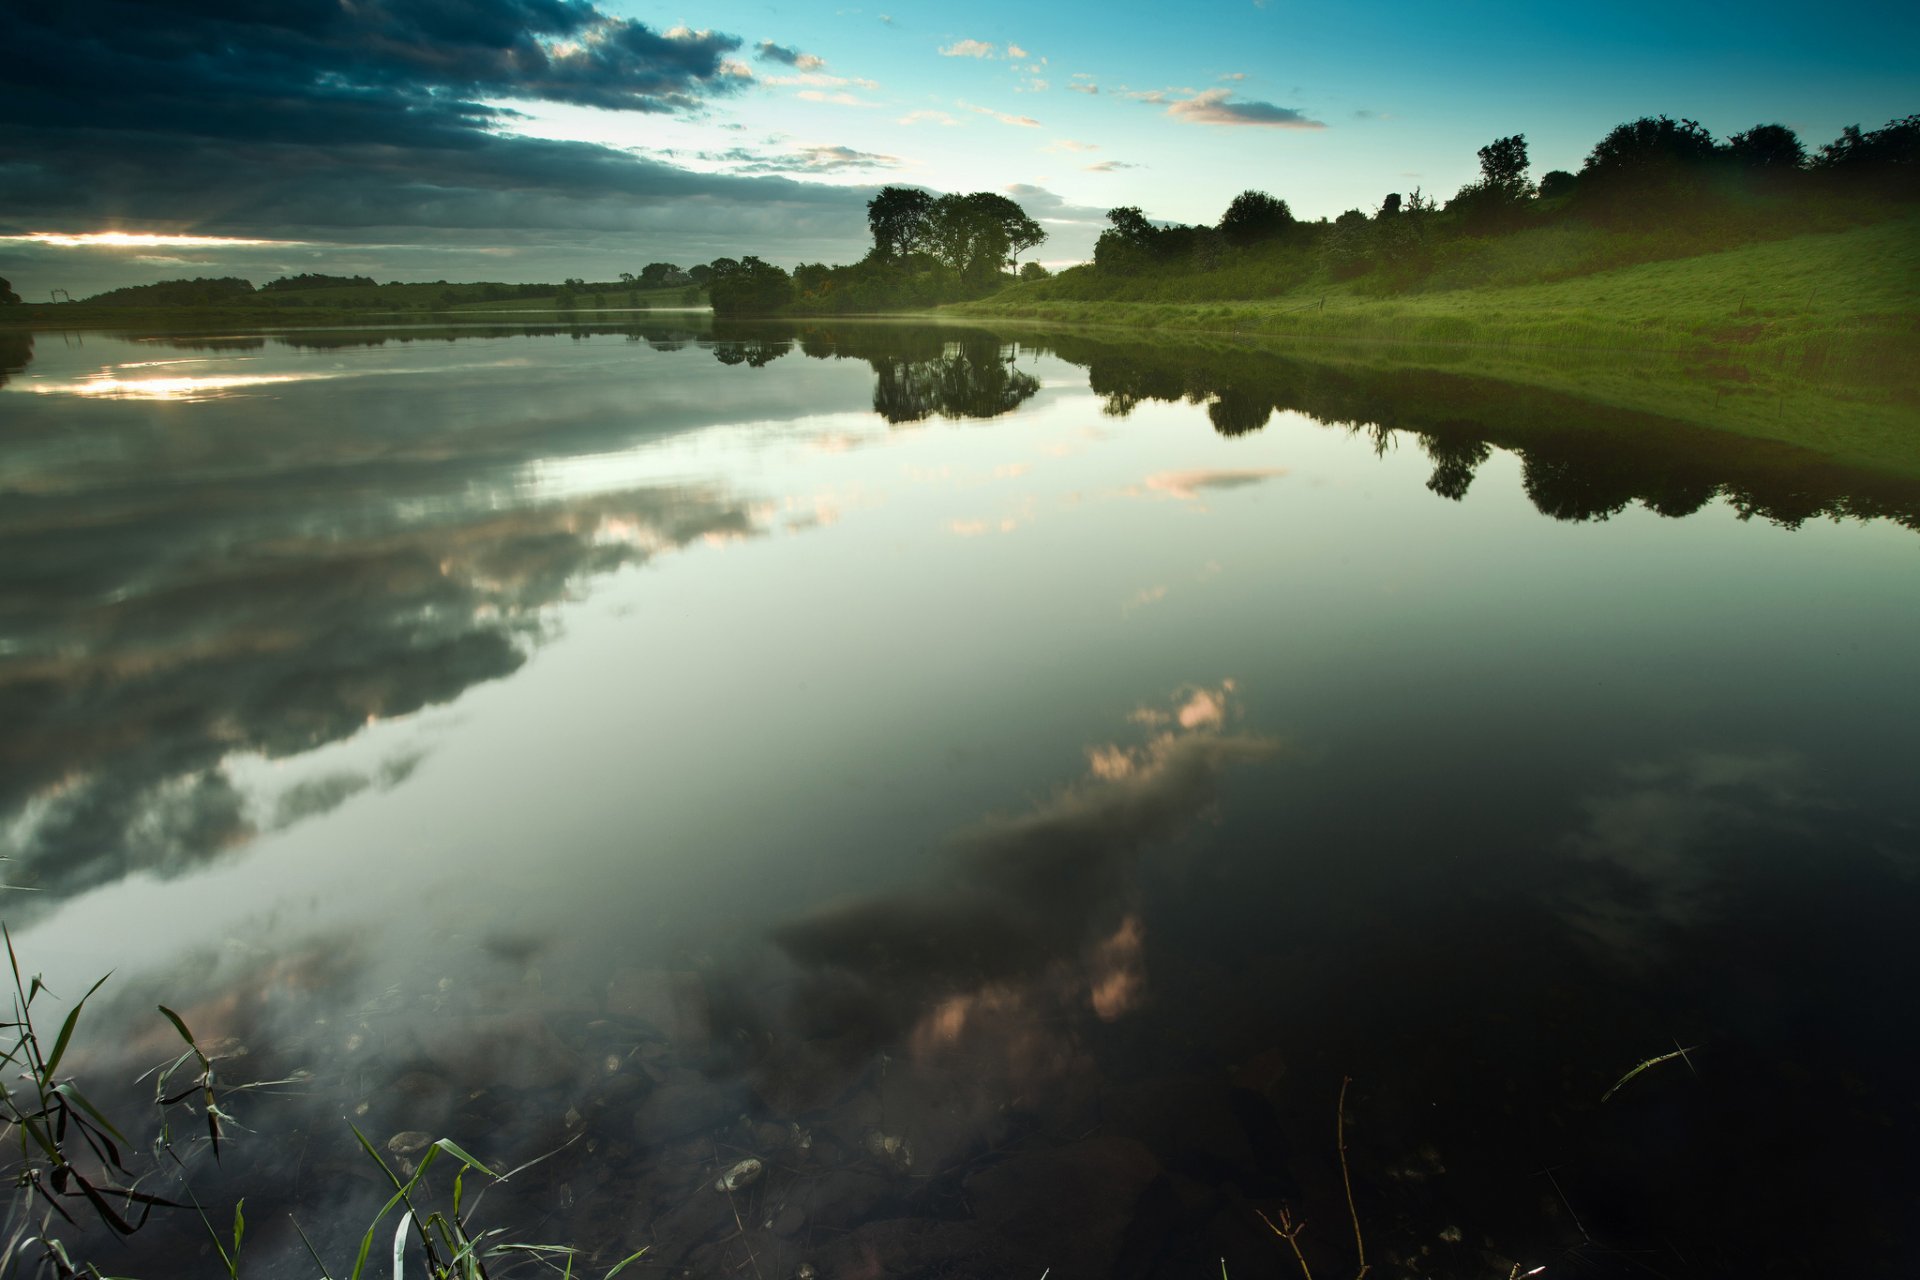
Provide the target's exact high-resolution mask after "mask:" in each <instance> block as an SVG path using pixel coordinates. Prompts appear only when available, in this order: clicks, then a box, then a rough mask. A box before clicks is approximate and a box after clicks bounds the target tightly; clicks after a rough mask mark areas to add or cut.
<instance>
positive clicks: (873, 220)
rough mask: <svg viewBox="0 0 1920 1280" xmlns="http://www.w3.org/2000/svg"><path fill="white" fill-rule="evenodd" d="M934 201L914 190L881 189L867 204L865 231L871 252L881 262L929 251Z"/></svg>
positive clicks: (899, 188) (924, 193) (900, 188)
mask: <svg viewBox="0 0 1920 1280" xmlns="http://www.w3.org/2000/svg"><path fill="white" fill-rule="evenodd" d="M932 213H933V197H932V196H930V195H928V194H927V193H926V192H924V191H921V190H919V189H917V188H914V187H882V188H880V194H879V195H877V196H875V197H874V198H873V199H871V200H869V201H867V227H868V229H870V230H871V231H872V232H873V251H874V253H876V254H878V255H879V256H880V257H882V258H904V257H906V256H907V255H908V254H910V253H919V252H921V251H922V250H924V249H926V248H927V247H928V245H927V231H928V225H927V222H928V219H929V217H931V215H932Z"/></svg>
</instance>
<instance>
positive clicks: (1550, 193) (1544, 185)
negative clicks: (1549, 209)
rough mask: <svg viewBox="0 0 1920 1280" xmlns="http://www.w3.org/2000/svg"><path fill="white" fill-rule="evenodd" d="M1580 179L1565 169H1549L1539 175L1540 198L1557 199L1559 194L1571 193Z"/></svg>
mask: <svg viewBox="0 0 1920 1280" xmlns="http://www.w3.org/2000/svg"><path fill="white" fill-rule="evenodd" d="M1579 181H1580V179H1578V178H1576V177H1574V176H1573V175H1572V174H1570V173H1568V172H1567V171H1566V170H1565V169H1549V170H1548V171H1547V172H1545V173H1543V174H1541V175H1540V192H1539V194H1540V198H1541V199H1542V200H1558V199H1559V198H1560V197H1561V196H1566V195H1572V194H1573V188H1574V186H1575V185H1576V184H1577V183H1578V182H1579Z"/></svg>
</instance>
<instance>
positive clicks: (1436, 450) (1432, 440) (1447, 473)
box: [1420, 429, 1493, 502]
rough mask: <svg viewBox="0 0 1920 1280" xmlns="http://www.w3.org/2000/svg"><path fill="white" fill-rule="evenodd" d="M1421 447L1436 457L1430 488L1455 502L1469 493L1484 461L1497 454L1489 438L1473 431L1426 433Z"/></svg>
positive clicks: (1434, 458) (1432, 456)
mask: <svg viewBox="0 0 1920 1280" xmlns="http://www.w3.org/2000/svg"><path fill="white" fill-rule="evenodd" d="M1469 430H1470V429H1469ZM1420 447H1421V448H1422V449H1424V450H1425V451H1426V454H1427V456H1428V457H1429V458H1431V459H1433V474H1432V475H1431V476H1429V477H1427V488H1428V489H1430V490H1432V491H1433V492H1434V493H1437V494H1439V495H1440V496H1441V497H1443V498H1451V499H1453V500H1454V501H1455V502H1459V501H1460V500H1461V499H1463V498H1465V497H1466V496H1467V489H1468V487H1469V486H1471V485H1472V484H1473V473H1474V472H1475V471H1478V470H1479V469H1480V464H1481V463H1483V462H1485V461H1486V460H1487V459H1488V458H1491V457H1492V456H1493V450H1492V449H1491V448H1489V447H1488V445H1487V442H1486V441H1484V440H1479V439H1475V438H1474V437H1473V436H1472V435H1470V434H1463V435H1458V436H1443V435H1434V434H1432V433H1423V434H1422V435H1421V436H1420Z"/></svg>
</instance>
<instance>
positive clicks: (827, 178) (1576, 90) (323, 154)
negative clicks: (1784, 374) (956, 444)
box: [0, 0, 1920, 301]
mask: <svg viewBox="0 0 1920 1280" xmlns="http://www.w3.org/2000/svg"><path fill="white" fill-rule="evenodd" d="M0 13H4V14H5V16H6V17H7V19H8V23H9V29H10V30H11V31H14V32H16V33H19V38H18V39H17V41H16V45H17V47H16V49H15V51H14V57H13V58H12V59H11V65H10V68H9V80H10V84H9V92H8V94H7V95H5V99H4V101H3V102H0V154H4V155H6V156H7V157H8V158H7V159H6V160H5V161H4V162H0V276H5V277H7V278H9V279H10V280H12V282H13V285H14V288H15V290H16V291H17V292H19V293H20V294H21V295H22V296H23V297H24V298H26V299H27V300H28V301H43V300H45V299H46V296H47V294H48V292H49V290H51V289H56V288H57V289H64V290H67V291H68V292H70V293H72V294H73V295H74V296H75V297H81V296H86V295H91V294H97V293H100V292H103V291H105V290H108V289H112V288H118V287H123V286H128V285H137V284H143V283H150V282H153V281H157V280H164V279H180V278H192V277H196V276H210V277H219V276H239V277H242V278H246V279H249V280H252V281H253V282H254V283H255V284H256V285H258V284H262V283H265V282H266V281H268V280H271V279H274V278H277V277H280V276H285V275H296V274H300V273H303V272H320V273H325V274H330V275H366V276H371V277H373V278H374V279H376V280H379V281H381V282H386V281H390V280H398V281H402V282H409V283H412V282H426V281H433V280H446V281H449V282H456V281H458V282H473V281H501V282H505V283H527V282H555V281H559V280H562V279H564V278H566V277H569V276H575V277H582V278H587V279H609V280H610V279H614V278H617V276H618V275H619V273H620V272H622V271H632V272H637V271H638V270H639V269H640V268H641V267H642V266H643V265H645V263H647V262H649V261H668V262H674V263H677V264H679V265H681V266H686V265H690V264H692V263H697V262H706V261H711V260H712V259H713V258H715V257H720V256H729V257H739V256H741V255H743V254H749V253H752V254H757V255H759V256H761V257H763V258H765V259H767V260H768V261H770V262H774V263H776V264H778V265H781V266H785V267H792V266H794V265H796V264H798V263H800V262H803V261H809V262H829V263H834V262H847V261H852V260H854V259H856V258H858V257H859V256H860V255H861V254H862V253H864V252H865V249H866V247H867V234H866V225H865V210H864V206H865V203H866V201H867V200H868V199H869V198H870V197H871V196H872V195H873V194H874V193H875V192H876V191H877V190H878V189H879V188H880V187H881V186H883V185H904V186H918V187H923V188H926V189H928V190H932V191H936V192H941V191H954V192H964V191H971V190H988V191H995V192H1001V193H1004V194H1006V195H1008V196H1010V197H1011V198H1013V199H1015V200H1017V201H1019V202H1020V203H1021V204H1022V205H1023V206H1024V207H1025V208H1026V209H1027V210H1028V212H1029V213H1030V214H1031V215H1032V216H1034V217H1035V218H1037V219H1038V220H1040V222H1041V223H1042V225H1043V226H1044V227H1045V228H1046V229H1047V231H1048V233H1049V239H1048V241H1047V243H1046V244H1045V245H1044V246H1042V247H1041V248H1040V249H1039V250H1038V251H1037V252H1036V253H1034V254H1033V255H1032V257H1033V258H1034V259H1035V260H1037V261H1040V262H1041V263H1042V264H1044V265H1048V266H1050V267H1058V266H1061V265H1066V264H1071V263H1073V262H1078V261H1084V260H1086V259H1087V258H1088V257H1090V256H1091V252H1092V245H1093V240H1094V238H1095V237H1096V236H1097V235H1098V233H1099V231H1100V230H1101V228H1102V226H1103V220H1104V214H1105V211H1106V210H1107V209H1109V208H1113V207H1117V206H1121V205H1137V206H1139V207H1141V208H1142V209H1144V210H1145V212H1146V213H1147V215H1148V216H1149V217H1152V218H1155V219H1159V220H1165V221H1173V222H1211V221H1213V220H1214V219H1215V218H1217V217H1218V215H1219V213H1220V211H1221V210H1222V209H1223V208H1224V207H1225V205H1226V204H1227V202H1228V201H1229V200H1230V199H1231V198H1232V197H1233V195H1234V194H1235V193H1237V192H1239V191H1241V190H1245V189H1248V188H1257V189H1260V190H1265V191H1268V192H1271V193H1272V194H1274V195H1276V196H1279V197H1280V198H1282V199H1285V200H1286V201H1287V202H1288V203H1289V204H1290V205H1291V206H1292V208H1293V209H1294V212H1295V214H1296V215H1297V216H1299V217H1300V218H1302V219H1307V220H1312V219H1317V218H1332V217H1335V216H1337V215H1338V214H1340V213H1341V212H1343V211H1345V210H1347V209H1354V208H1358V209H1362V210H1371V209H1372V208H1374V207H1375V206H1377V205H1378V204H1379V202H1380V200H1381V199H1382V198H1383V197H1384V196H1385V195H1386V194H1387V193H1388V192H1390V191H1400V192H1403V193H1404V192H1407V191H1410V190H1411V189H1412V188H1414V187H1416V186H1417V187H1420V188H1422V189H1424V190H1425V191H1426V193H1427V194H1429V195H1431V196H1434V197H1437V198H1439V199H1443V200H1444V199H1446V198H1448V197H1450V196H1451V195H1453V193H1454V192H1455V191H1456V190H1458V189H1459V188H1460V187H1461V186H1462V185H1463V184H1465V183H1467V182H1469V181H1471V180H1472V179H1473V177H1474V175H1475V169H1476V161H1475V151H1476V149H1477V148H1478V147H1480V146H1483V145H1485V144H1486V143H1487V142H1489V141H1491V140H1492V139H1493V138H1495V137H1498V136H1504V135H1507V134H1513V133H1523V134H1525V135H1526V137H1527V139H1528V143H1529V148H1530V152H1531V156H1532V159H1533V172H1534V174H1535V175H1536V176H1537V175H1539V174H1541V173H1544V172H1547V171H1549V170H1552V169H1566V170H1569V171H1574V170H1577V169H1578V168H1579V167H1580V164H1581V162H1582V161H1583V160H1584V158H1585V155H1586V153H1587V151H1588V149H1590V148H1591V147H1592V145H1593V144H1594V143H1595V142H1596V141H1598V140H1599V139H1600V138H1601V137H1602V136H1603V135H1604V134H1605V133H1606V131H1607V130H1608V129H1610V128H1612V127H1613V126H1615V125H1617V124H1620V123H1622V122H1623V121H1626V120H1631V119H1635V118H1638V117H1641V116H1647V115H1661V114H1665V115H1670V116H1674V117H1676V118H1679V117H1687V118H1693V119H1697V120H1699V121H1700V122H1701V123H1702V124H1703V125H1704V126H1706V127H1707V128H1708V129H1709V130H1711V131H1712V132H1713V133H1714V134H1715V135H1716V136H1719V137H1725V136H1727V135H1728V134H1731V133H1734V132H1737V131H1740V130H1743V129H1748V128H1751V127H1753V126H1754V125H1756V124H1763V123H1776V122H1777V123H1781V124H1785V125H1787V126H1788V127H1790V128H1792V129H1794V130H1795V131H1796V132H1797V133H1798V134H1799V135H1800V137H1801V139H1802V141H1803V142H1804V143H1805V144H1806V145H1807V147H1808V149H1809V150H1810V151H1811V150H1814V149H1817V148H1818V147H1819V146H1820V145H1821V144H1822V143H1825V142H1828V141H1831V140H1832V139H1833V138H1834V137H1836V136H1837V135H1838V134H1839V133H1840V131H1841V130H1842V129H1843V128H1845V127H1846V126H1848V125H1855V124H1857V125H1860V126H1861V127H1863V128H1867V129H1873V128H1877V127H1879V126H1881V125H1882V124H1884V123H1885V122H1887V121H1888V120H1890V119H1893V118H1896V117H1898V116H1900V115H1902V114H1904V113H1905V112H1907V111H1910V110H1912V109H1913V105H1914V104H1913V102H1912V86H1913V85H1914V84H1915V83H1916V80H1917V79H1920V77H1916V74H1915V73H1916V70H1920V67H1917V66H1916V62H1917V61H1920V60H1917V59H1916V58H1915V56H1914V54H1913V52H1912V51H1913V49H1915V48H1916V47H1920V39H1917V38H1916V37H1920V19H1916V17H1915V16H1914V15H1913V14H1912V13H1911V12H1910V11H1908V10H1907V9H1905V8H1900V9H1896V8H1894V7H1893V6H1866V7H1864V8H1858V9H1855V10H1853V11H1852V12H1851V16H1850V20H1848V21H1846V22H1837V21H1834V20H1832V19H1831V17H1830V16H1829V15H1826V14H1818V15H1810V14H1808V13H1806V12H1804V11H1802V10H1801V9H1799V8H1797V7H1793V6H1787V5H1783V4H1770V5H1760V6H1755V7H1751V8H1749V9H1748V10H1746V11H1745V12H1744V13H1743V15H1742V18H1741V21H1740V23H1739V24H1738V26H1737V27H1730V26H1729V25H1728V24H1727V23H1726V22H1725V21H1724V19H1723V18H1722V17H1721V16H1720V13H1721V11H1720V10H1718V9H1717V8H1716V7H1710V6H1707V5H1705V4H1703V3H1699V2H1698V0H1690V2H1682V3H1676V4H1668V5H1662V6H1658V7H1656V6H1653V5H1650V4H1634V5H1630V6H1616V7H1614V9H1613V11H1611V12H1607V13H1596V12H1587V13H1580V14H1571V15H1569V14H1548V13H1542V12H1539V11H1537V10H1536V9H1534V8H1533V7H1531V6H1525V5H1519V4H1515V3H1508V2H1506V0H1500V2H1498V3H1489V4H1483V5H1480V6H1476V7H1475V8H1474V9H1473V10H1472V11H1471V12H1470V13H1468V14H1465V15H1462V14H1460V13H1447V14H1442V13H1440V12H1438V11H1431V10H1429V9H1428V8H1426V7H1423V6H1419V5H1407V4H1398V3H1383V4H1374V5H1369V6H1365V7H1364V8H1357V9H1356V8H1352V7H1349V8H1345V9H1342V10H1340V11H1339V12H1329V13H1321V12H1306V11H1301V10H1297V9H1294V8H1291V7H1289V6H1286V5H1284V4H1281V3H1278V2H1277V0H1276V2H1275V3H1272V4H1255V3H1248V4H1244V5H1223V6H1218V7H1216V8H1215V9H1214V10H1210V11H1209V12H1208V13H1207V14H1205V15H1204V16H1201V17H1193V16H1191V15H1175V14H1173V13H1171V12H1168V11H1165V10H1163V9H1160V8H1157V7H1149V6H1144V5H1138V4H1121V5H1110V6H1102V7H1101V8H1100V9H1099V10H1094V9H1092V8H1091V7H1090V6H1061V7H1056V8H1054V9H1049V10H1046V11H1039V10H1032V9H1029V8H1026V7H1020V8H1016V7H1015V6H1012V5H1007V4H994V5H988V6H985V7H976V8H974V9H972V10H969V11H968V12H967V13H966V14H965V16H964V18H962V17H960V16H958V15H954V14H951V13H947V12H944V11H942V10H939V9H936V8H934V7H933V6H930V5H917V4H902V5H899V6H896V8H895V10H893V11H889V12H887V13H868V12H865V11H859V10H842V11H841V12H839V13H837V14H832V15H828V16H824V17H822V16H816V15H814V14H811V13H808V14H800V13H791V14H785V15H776V16H774V17H771V18H770V17H769V16H768V15H767V14H766V13H765V11H764V10H761V9H757V8H749V7H748V6H746V5H743V4H738V3H727V2H720V3H710V4H708V5H706V6H704V7H703V8H702V10H701V11H700V12H699V13H698V14H697V15H688V14H686V13H684V11H677V10H671V11H670V10H667V9H665V8H664V7H662V6H660V5H658V4H653V3H623V2H621V0H601V3H599V4H598V5H597V6H587V5H584V4H583V5H577V6H572V7H566V6H553V5H544V4H534V3H532V0H473V3H470V4H468V5H466V6H464V7H463V8H462V9H461V10H459V11H458V12H457V13H454V14H451V15H449V14H448V13H446V12H444V11H443V10H442V9H441V8H439V7H437V6H427V5H423V4H414V3H408V2H407V0H396V2H395V3H392V4H389V5H386V6H383V7H382V8H381V9H380V10H378V11H369V14H367V15H359V14H349V13H348V12H346V11H344V10H333V9H328V8H326V7H324V6H321V7H317V8H313V9H309V10H289V11H286V12H280V11H275V12H274V13H273V14H272V15H271V16H269V17H267V18H264V19H261V20H257V21H250V22H238V21H234V20H231V19H230V18H228V17H227V16H225V13H226V10H225V8H224V7H223V6H219V5H216V4H213V3H211V2H210V0H176V2H174V3H169V4H163V5H142V6H138V7H132V6H127V5H125V4H123V3H120V2H119V0H76V3H72V4H68V5H64V6H61V7H59V9H58V10H57V11H47V10H43V9H41V8H39V7H36V6H31V5H28V4H26V3H24V0H0ZM695 19H697V20H695ZM108 231H120V232H128V233H145V234H147V235H149V236H155V235H164V236H189V237H193V239H192V240H191V241H188V242H178V241H158V242H152V243H145V244H140V243H133V244H118V245H113V246H110V247H102V246H93V245H87V244H85V243H78V244H56V243H43V242H36V241H29V240H24V239H22V238H21V237H25V236H29V235H32V234H34V233H53V234H56V235H60V236H64V237H70V238H72V237H85V236H88V235H92V234H97V233H100V232H108ZM242 242H244V243H242Z"/></svg>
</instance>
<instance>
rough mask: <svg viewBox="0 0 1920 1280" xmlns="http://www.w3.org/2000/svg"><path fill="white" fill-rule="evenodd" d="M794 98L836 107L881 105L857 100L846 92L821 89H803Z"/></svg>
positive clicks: (862, 99) (863, 99)
mask: <svg viewBox="0 0 1920 1280" xmlns="http://www.w3.org/2000/svg"><path fill="white" fill-rule="evenodd" d="M794 97H796V98H799V99H801V100H802V101H805V102H824V103H827V104H829V105H830V106H836V107H877V106H879V105H880V104H879V103H877V102H868V101H867V100H866V99H865V98H856V97H854V96H853V95H852V94H850V93H847V92H845V91H844V90H843V91H842V92H840V93H825V92H823V91H821V90H819V89H802V90H801V91H800V92H799V93H796V94H795V95H794Z"/></svg>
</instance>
